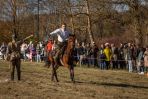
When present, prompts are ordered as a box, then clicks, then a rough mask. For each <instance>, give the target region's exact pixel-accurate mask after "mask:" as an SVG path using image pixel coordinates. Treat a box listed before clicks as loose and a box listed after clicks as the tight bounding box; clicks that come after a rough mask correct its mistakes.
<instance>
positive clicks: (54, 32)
mask: <svg viewBox="0 0 148 99" xmlns="http://www.w3.org/2000/svg"><path fill="white" fill-rule="evenodd" d="M59 32H60V29H56V30H54V31H53V32H51V33H50V35H53V34H58V33H59Z"/></svg>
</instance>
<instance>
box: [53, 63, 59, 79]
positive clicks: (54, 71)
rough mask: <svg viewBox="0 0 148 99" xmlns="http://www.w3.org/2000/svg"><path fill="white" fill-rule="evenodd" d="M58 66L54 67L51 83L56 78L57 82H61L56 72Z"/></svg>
mask: <svg viewBox="0 0 148 99" xmlns="http://www.w3.org/2000/svg"><path fill="white" fill-rule="evenodd" d="M56 70H57V69H56V66H54V65H52V76H51V81H53V80H54V77H55V78H56V81H57V82H59V80H58V77H57V72H56Z"/></svg>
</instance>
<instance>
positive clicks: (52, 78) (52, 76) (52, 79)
mask: <svg viewBox="0 0 148 99" xmlns="http://www.w3.org/2000/svg"><path fill="white" fill-rule="evenodd" d="M51 81H54V65H52V74H51Z"/></svg>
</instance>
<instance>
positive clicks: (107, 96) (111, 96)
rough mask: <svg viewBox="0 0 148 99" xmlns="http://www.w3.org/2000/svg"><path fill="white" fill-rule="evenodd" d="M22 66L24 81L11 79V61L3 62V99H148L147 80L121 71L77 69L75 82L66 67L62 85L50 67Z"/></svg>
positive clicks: (0, 70)
mask: <svg viewBox="0 0 148 99" xmlns="http://www.w3.org/2000/svg"><path fill="white" fill-rule="evenodd" d="M43 65H44V64H43V63H29V62H25V63H22V80H21V81H17V80H15V81H6V79H9V77H10V73H9V65H8V62H5V61H0V99H148V78H147V77H146V76H144V75H138V74H136V73H128V72H127V71H122V70H104V71H101V70H99V69H97V68H95V69H94V68H80V67H76V68H75V79H76V83H75V84H73V83H71V81H70V78H69V71H68V69H67V68H63V67H60V68H59V69H58V78H59V80H60V82H59V83H56V82H51V80H50V78H51V68H45V67H43Z"/></svg>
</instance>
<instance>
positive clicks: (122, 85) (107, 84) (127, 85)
mask: <svg viewBox="0 0 148 99" xmlns="http://www.w3.org/2000/svg"><path fill="white" fill-rule="evenodd" d="M75 83H76V84H92V85H98V86H100V85H103V86H109V87H123V88H143V89H148V86H139V85H130V84H124V83H106V82H100V83H99V82H93V81H90V82H82V81H76V82H75Z"/></svg>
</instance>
